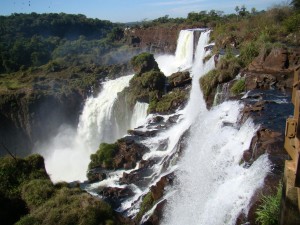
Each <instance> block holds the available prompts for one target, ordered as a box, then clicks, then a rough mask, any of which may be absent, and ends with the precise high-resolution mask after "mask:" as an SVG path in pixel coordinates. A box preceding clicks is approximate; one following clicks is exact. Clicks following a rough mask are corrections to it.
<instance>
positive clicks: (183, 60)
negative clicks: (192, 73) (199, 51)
mask: <svg viewBox="0 0 300 225" xmlns="http://www.w3.org/2000/svg"><path fill="white" fill-rule="evenodd" d="M193 53H194V32H193V31H192V30H182V31H180V33H179V38H178V42H177V48H176V53H175V63H176V65H177V66H178V67H179V70H185V69H189V68H190V67H191V66H192V64H193V57H194V55H193Z"/></svg>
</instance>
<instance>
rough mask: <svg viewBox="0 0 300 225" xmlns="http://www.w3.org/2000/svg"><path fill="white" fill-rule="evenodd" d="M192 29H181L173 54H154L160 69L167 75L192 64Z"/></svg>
mask: <svg viewBox="0 0 300 225" xmlns="http://www.w3.org/2000/svg"><path fill="white" fill-rule="evenodd" d="M193 58H194V31H193V30H182V31H180V33H179V37H178V41H177V48H176V52H175V55H174V56H173V55H160V56H156V57H155V60H156V61H157V63H158V65H159V68H160V70H161V71H162V72H163V73H164V74H165V75H166V76H169V75H171V74H172V73H175V72H177V71H184V70H188V69H190V68H191V67H192V65H193Z"/></svg>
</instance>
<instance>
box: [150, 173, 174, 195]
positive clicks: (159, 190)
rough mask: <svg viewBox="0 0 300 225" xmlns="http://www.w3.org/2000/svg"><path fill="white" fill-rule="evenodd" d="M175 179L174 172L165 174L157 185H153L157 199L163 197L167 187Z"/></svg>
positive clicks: (152, 190)
mask: <svg viewBox="0 0 300 225" xmlns="http://www.w3.org/2000/svg"><path fill="white" fill-rule="evenodd" d="M173 180H174V173H170V174H168V175H166V176H163V177H162V178H161V179H160V180H159V181H158V182H157V183H156V184H155V185H153V186H151V188H150V190H151V193H152V196H153V199H154V200H155V201H157V200H159V199H160V198H162V197H163V194H164V191H165V188H166V187H167V186H168V185H172V184H173Z"/></svg>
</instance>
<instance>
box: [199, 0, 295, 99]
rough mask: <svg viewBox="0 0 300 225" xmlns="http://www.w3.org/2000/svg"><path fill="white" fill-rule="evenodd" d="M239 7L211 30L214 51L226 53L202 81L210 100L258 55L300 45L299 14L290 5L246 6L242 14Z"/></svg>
mask: <svg viewBox="0 0 300 225" xmlns="http://www.w3.org/2000/svg"><path fill="white" fill-rule="evenodd" d="M294 4H296V3H294ZM237 10H238V11H237V15H236V16H230V15H228V16H225V17H223V20H220V21H219V22H218V23H216V25H215V27H214V28H213V31H212V35H211V39H212V40H213V41H214V42H215V43H216V44H215V47H214V49H213V52H214V53H216V54H219V53H220V49H221V50H223V52H225V56H222V57H221V58H220V60H219V62H218V63H217V68H216V70H214V71H213V72H210V73H208V74H207V75H206V76H204V77H202V78H201V80H200V84H201V87H202V90H204V97H205V99H206V100H207V101H208V99H211V98H213V97H212V96H213V95H214V93H215V90H216V88H217V86H218V84H221V83H225V82H228V81H229V80H231V79H233V78H234V77H235V76H236V75H237V74H238V73H239V72H241V71H244V70H245V69H247V67H248V66H249V64H250V63H251V62H253V60H254V59H255V58H256V57H258V56H260V57H261V59H260V60H264V59H265V58H266V57H267V56H268V55H269V54H270V53H271V52H272V51H274V50H276V49H287V51H288V52H289V51H293V49H294V47H295V46H297V45H299V44H300V42H299V40H300V38H299V36H300V29H299V23H300V14H299V11H297V10H295V9H293V8H291V7H290V6H288V5H278V6H274V7H273V8H271V9H269V10H268V11H262V12H257V11H252V12H251V13H250V12H248V11H247V9H246V8H244V9H243V13H242V14H241V9H239V8H237ZM288 49H291V50H288ZM235 55H236V56H235ZM289 66H292V65H289ZM240 84H241V83H240ZM236 85H237V84H236Z"/></svg>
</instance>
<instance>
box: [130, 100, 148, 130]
mask: <svg viewBox="0 0 300 225" xmlns="http://www.w3.org/2000/svg"><path fill="white" fill-rule="evenodd" d="M148 106H149V104H147V103H142V102H137V103H136V104H135V106H134V108H133V113H132V117H131V121H130V128H131V129H133V128H135V127H138V126H141V125H143V124H144V123H145V122H146V121H145V119H146V117H147V109H148Z"/></svg>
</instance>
